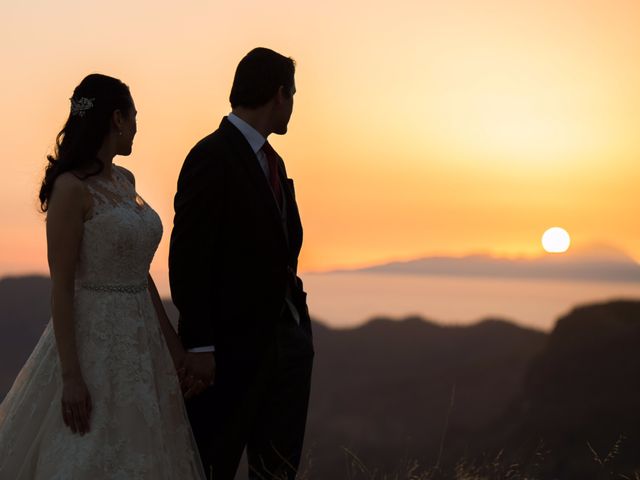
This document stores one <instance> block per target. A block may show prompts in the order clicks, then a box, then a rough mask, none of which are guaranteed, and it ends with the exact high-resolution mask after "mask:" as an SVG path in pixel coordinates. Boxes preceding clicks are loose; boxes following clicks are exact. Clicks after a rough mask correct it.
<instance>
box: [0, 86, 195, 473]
mask: <svg viewBox="0 0 640 480" xmlns="http://www.w3.org/2000/svg"><path fill="white" fill-rule="evenodd" d="M135 134H136V110H135V105H134V103H133V99H132V98H131V94H130V92H129V88H128V87H127V86H126V85H125V84H123V83H122V82H121V81H119V80H117V79H115V78H111V77H107V76H104V75H98V74H93V75H89V76H87V77H86V78H85V79H84V80H82V82H81V83H80V85H78V86H77V87H76V89H75V91H74V93H73V97H72V98H71V112H70V115H69V118H68V120H67V122H66V124H65V126H64V128H63V130H62V131H61V132H60V133H59V134H58V137H57V141H56V151H55V155H54V156H50V157H49V164H48V166H47V169H46V173H45V176H44V180H43V182H42V187H41V190H40V202H41V207H42V210H43V211H44V212H46V213H47V222H46V223H47V228H46V230H47V249H48V259H49V269H50V272H51V280H52V302H51V308H52V320H51V321H50V322H49V324H48V325H47V327H46V329H45V331H44V333H43V334H42V337H41V338H40V340H39V342H38V344H37V345H36V347H35V349H34V351H33V353H32V354H31V356H30V357H29V359H28V360H27V362H26V364H25V365H24V367H23V368H22V370H21V372H20V373H19V375H18V377H17V378H16V380H15V383H14V384H13V387H12V388H11V390H10V391H9V393H8V394H7V396H6V397H5V400H4V401H3V403H2V404H1V405H0V478H2V479H5V478H6V479H9V478H10V479H25V480H26V479H43V480H44V479H46V480H53V479H60V480H62V479H65V480H66V479H92V480H93V479H127V480H129V479H204V478H205V475H204V472H203V471H202V465H201V462H200V459H199V457H198V453H197V448H196V445H195V441H194V440H193V436H192V433H191V429H190V427H189V423H188V419H187V416H186V413H185V409H184V404H183V399H182V392H181V390H180V383H179V380H178V376H177V374H176V369H177V367H178V366H179V365H180V364H181V362H182V360H183V357H184V351H183V349H182V346H181V344H180V340H179V339H178V337H177V335H176V333H175V331H174V330H173V328H172V326H171V324H170V323H169V320H168V318H167V315H166V313H165V311H164V308H163V307H162V303H161V301H160V297H159V295H158V291H157V290H156V287H155V285H154V283H153V280H152V279H151V277H150V276H149V273H148V271H149V265H150V263H151V260H152V258H153V255H154V252H155V250H156V247H157V246H158V242H159V241H160V237H161V236H162V224H161V223H160V219H159V217H158V215H157V214H156V213H155V212H154V211H153V210H152V209H151V208H150V207H149V206H148V205H147V204H146V203H145V202H144V200H143V199H142V198H141V197H140V196H139V195H138V194H137V193H136V191H135V180H134V177H133V175H132V174H131V173H130V172H129V171H128V170H126V169H124V168H122V167H119V166H117V165H115V164H114V163H113V157H115V156H116V155H129V154H130V153H131V146H132V142H133V138H134V136H135Z"/></svg>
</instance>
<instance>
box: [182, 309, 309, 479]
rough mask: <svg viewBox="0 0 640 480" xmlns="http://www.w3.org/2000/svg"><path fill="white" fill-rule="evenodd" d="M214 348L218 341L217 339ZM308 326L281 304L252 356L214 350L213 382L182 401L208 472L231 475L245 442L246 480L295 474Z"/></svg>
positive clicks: (224, 476)
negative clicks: (277, 317) (273, 323)
mask: <svg viewBox="0 0 640 480" xmlns="http://www.w3.org/2000/svg"><path fill="white" fill-rule="evenodd" d="M216 348H217V346H216ZM313 355H314V351H313V345H312V340H311V331H310V327H309V326H300V325H298V324H297V323H296V321H295V320H294V319H293V317H292V316H291V313H290V312H289V309H285V312H283V316H282V318H281V319H280V321H279V322H278V325H277V328H276V329H275V331H274V332H273V335H272V339H271V341H270V342H269V346H268V347H267V348H266V349H265V351H264V353H263V354H262V355H261V356H260V357H259V358H260V365H255V364H253V365H252V364H251V363H252V362H254V361H255V358H254V357H252V356H251V355H249V356H247V355H243V353H242V351H239V352H234V351H233V349H228V350H227V351H225V349H222V348H221V349H219V350H218V349H217V350H216V364H217V366H216V379H215V382H214V385H213V386H212V387H210V388H208V389H207V390H206V391H205V392H203V393H202V394H200V395H199V396H197V397H195V398H193V399H191V400H188V401H187V411H188V413H189V420H190V422H191V426H192V429H193V433H194V436H195V438H196V442H197V443H198V448H199V450H200V456H201V458H202V462H203V464H204V467H205V472H206V473H207V477H208V478H210V477H212V478H213V480H233V479H234V477H235V474H236V471H237V469H238V464H239V462H240V458H241V457H242V452H243V451H244V449H245V448H246V450H247V459H248V463H249V479H250V480H254V479H255V480H263V479H264V480H272V479H286V480H293V479H294V478H295V476H296V471H297V469H298V466H299V463H300V457H301V453H302V443H303V438H304V431H305V425H306V418H307V406H308V402H309V392H310V385H311V369H312V363H313Z"/></svg>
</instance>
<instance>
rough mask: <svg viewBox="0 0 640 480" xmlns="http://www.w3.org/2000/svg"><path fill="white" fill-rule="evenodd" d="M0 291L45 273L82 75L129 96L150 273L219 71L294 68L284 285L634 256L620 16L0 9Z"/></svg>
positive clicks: (588, 7) (551, 7) (639, 240)
mask: <svg viewBox="0 0 640 480" xmlns="http://www.w3.org/2000/svg"><path fill="white" fill-rule="evenodd" d="M0 24H1V28H0V58H1V59H2V63H3V68H2V72H3V75H2V87H3V88H2V90H1V91H0V106H1V107H2V110H1V111H2V116H1V117H0V131H1V132H2V144H1V147H0V148H1V150H0V152H1V153H2V176H1V177H0V225H1V227H0V228H1V229H2V230H1V231H2V234H1V236H0V275H4V274H6V273H17V272H26V271H46V252H45V240H44V228H43V218H42V216H41V215H39V214H38V213H37V209H36V201H35V198H36V192H37V188H38V183H39V181H40V175H41V170H42V168H43V165H44V158H45V155H46V153H48V152H50V151H51V147H52V145H53V142H54V138H55V134H56V133H57V131H58V130H59V128H60V127H61V126H62V124H63V122H64V120H65V118H66V115H67V112H68V100H67V99H68V98H69V96H70V95H71V92H72V90H73V88H74V87H75V85H76V84H77V83H78V82H79V81H80V80H81V79H82V77H83V76H84V75H86V74H87V73H91V72H101V73H106V74H110V75H113V76H117V77H119V78H121V79H122V80H123V81H125V82H126V83H128V84H129V85H130V87H131V90H132V93H133V95H134V98H135V101H136V104H137V108H138V110H139V112H140V113H139V129H138V136H137V137H136V140H135V143H134V152H133V155H132V156H131V157H129V158H120V159H117V162H119V163H121V164H123V165H125V166H127V167H128V168H130V169H131V170H133V171H134V173H135V174H136V176H137V183H138V189H139V191H140V193H141V194H142V196H143V197H145V198H146V199H147V201H148V202H149V203H150V204H151V205H152V206H154V207H155V208H156V210H158V212H159V213H160V215H161V217H162V219H163V223H164V226H165V237H164V240H163V243H162V244H161V247H160V249H159V251H158V253H157V256H156V260H155V263H154V266H153V268H154V271H155V272H157V274H158V275H165V273H164V270H165V265H166V261H167V253H168V252H167V247H168V237H169V231H170V228H171V219H172V205H171V202H172V197H173V194H174V188H175V180H176V178H177V174H178V171H179V168H180V166H181V163H182V161H183V159H184V156H185V154H186V153H187V152H188V150H189V149H190V147H191V146H192V145H193V144H194V143H195V142H196V141H197V140H198V139H199V138H201V137H202V136H204V135H205V134H207V133H209V132H210V131H212V130H213V129H214V128H215V127H216V126H217V124H218V122H219V120H220V118H221V117H222V116H223V115H225V114H226V113H227V112H228V110H229V107H228V101H227V98H228V92H229V88H230V84H231V80H232V76H233V72H234V69H235V65H236V64H237V62H238V60H239V59H240V58H241V57H242V56H243V55H244V54H245V53H246V52H247V51H248V50H250V49H251V48H252V47H254V46H259V45H260V46H268V47H271V48H273V49H275V50H278V51H280V52H281V53H284V54H286V55H290V56H292V57H293V58H295V59H296V61H297V63H298V70H297V78H296V80H297V89H298V93H297V95H296V105H295V110H294V115H293V117H292V121H291V124H290V129H289V133H288V134H287V136H285V137H279V138H275V139H273V141H272V143H273V144H274V145H275V146H276V148H277V149H278V150H279V152H280V153H281V154H282V155H283V156H284V158H285V161H286V162H287V167H288V170H289V174H290V175H291V176H292V177H293V178H294V179H295V180H296V189H297V194H298V201H299V203H300V209H301V213H302V215H303V221H304V225H305V245H304V251H303V257H302V259H301V266H302V268H303V270H323V269H330V268H334V267H338V266H341V267H342V266H350V265H363V264H368V263H372V262H377V261H381V260H388V259H398V258H411V257H415V256H421V255H430V254H436V253H447V254H453V255H462V254H466V253H469V252H478V251H483V252H492V253H495V254H508V255H518V254H524V255H533V254H538V253H540V248H541V247H540V242H539V239H540V236H541V234H542V233H543V231H544V230H545V229H546V228H548V227H551V226H554V225H559V226H562V227H564V228H566V229H567V230H568V231H569V233H570V234H571V235H572V237H573V240H574V243H588V242H604V243H609V244H613V245H616V246H618V247H620V248H622V249H624V250H625V251H627V252H628V253H630V254H631V255H632V256H633V257H634V258H635V259H636V260H640V220H639V219H638V208H637V205H638V199H639V194H638V185H640V62H638V59H639V58H640V29H639V28H638V25H640V3H639V2H637V1H611V0H608V1H599V0H598V1H595V0H579V1H578V0H571V1H569V0H561V1H558V0H553V1H551V0H536V1H518V2H514V1H513V0H483V1H482V2H478V1H477V0H453V1H451V0H450V1H447V2H440V1H438V2H425V1H424V0H421V1H409V0H396V1H394V2H375V1H371V0H369V1H359V0H358V1H349V2H344V0H326V1H324V2H316V3H313V4H308V5H307V4H302V3H301V2H294V1H272V2H269V4H267V3H266V2H250V1H236V2H212V1H204V0H191V1H189V0H187V1H185V2H180V4H179V3H178V2H171V3H170V4H167V3H165V2H151V1H136V2H128V1H127V2H125V1H122V0H114V1H112V2H108V3H97V2H96V5H93V4H92V2H81V1H69V0H61V1H59V2H3V3H2V4H1V5H0Z"/></svg>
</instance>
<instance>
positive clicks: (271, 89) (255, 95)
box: [229, 48, 296, 108]
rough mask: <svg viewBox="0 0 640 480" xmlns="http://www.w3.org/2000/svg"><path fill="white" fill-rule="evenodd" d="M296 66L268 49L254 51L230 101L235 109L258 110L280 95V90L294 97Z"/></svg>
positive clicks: (243, 66)
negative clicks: (282, 89) (281, 88)
mask: <svg viewBox="0 0 640 480" xmlns="http://www.w3.org/2000/svg"><path fill="white" fill-rule="evenodd" d="M295 70H296V63H295V61H294V60H293V59H292V58H289V57H285V56H284V55H280V54H279V53H277V52H274V51H273V50H270V49H268V48H254V49H253V50H251V51H250V52H249V53H247V54H246V55H245V57H244V58H243V59H242V60H240V63H239V64H238V68H236V74H235V76H234V78H233V86H232V87H231V94H230V95H229V101H230V102H231V108H236V107H245V108H258V107H260V106H262V105H264V104H265V103H267V102H268V101H269V100H271V99H272V98H273V97H274V95H275V94H276V93H277V92H278V89H279V88H280V87H284V91H285V92H286V93H287V94H289V95H291V94H292V93H293V84H294V80H293V76H294V74H295Z"/></svg>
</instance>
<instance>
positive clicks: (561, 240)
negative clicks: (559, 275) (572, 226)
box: [542, 227, 571, 253]
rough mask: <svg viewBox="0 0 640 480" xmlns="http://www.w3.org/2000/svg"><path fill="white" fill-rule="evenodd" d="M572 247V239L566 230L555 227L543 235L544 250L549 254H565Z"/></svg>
mask: <svg viewBox="0 0 640 480" xmlns="http://www.w3.org/2000/svg"><path fill="white" fill-rule="evenodd" d="M569 245H571V237H570V236H569V234H568V233H567V231H566V230H565V229H564V228H560V227H553V228H550V229H548V230H547V231H546V232H544V234H543V235H542V248H544V250H545V252H549V253H564V252H566V251H567V250H568V249H569Z"/></svg>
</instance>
